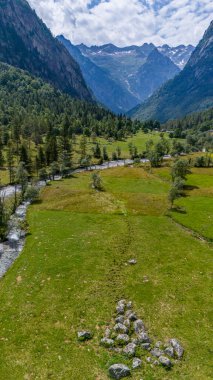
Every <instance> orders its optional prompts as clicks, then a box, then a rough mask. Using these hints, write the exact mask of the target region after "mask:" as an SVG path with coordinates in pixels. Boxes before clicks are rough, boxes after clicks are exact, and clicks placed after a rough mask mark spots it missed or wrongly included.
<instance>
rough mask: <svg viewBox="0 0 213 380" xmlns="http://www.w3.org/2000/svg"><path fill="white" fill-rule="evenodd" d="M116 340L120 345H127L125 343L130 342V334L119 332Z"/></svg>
mask: <svg viewBox="0 0 213 380" xmlns="http://www.w3.org/2000/svg"><path fill="white" fill-rule="evenodd" d="M116 342H117V343H118V344H120V345H125V344H127V343H129V335H127V334H119V335H118V336H117V338H116Z"/></svg>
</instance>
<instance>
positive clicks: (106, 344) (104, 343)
mask: <svg viewBox="0 0 213 380" xmlns="http://www.w3.org/2000/svg"><path fill="white" fill-rule="evenodd" d="M114 344H115V342H114V340H113V339H108V338H103V339H101V345H102V346H104V347H107V348H110V347H113V346H114Z"/></svg>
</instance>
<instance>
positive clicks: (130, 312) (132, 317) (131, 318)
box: [126, 310, 138, 322]
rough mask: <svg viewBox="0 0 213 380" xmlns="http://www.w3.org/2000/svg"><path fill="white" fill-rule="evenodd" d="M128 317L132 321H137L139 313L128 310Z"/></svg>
mask: <svg viewBox="0 0 213 380" xmlns="http://www.w3.org/2000/svg"><path fill="white" fill-rule="evenodd" d="M126 317H127V318H128V319H129V320H130V321H131V322H134V321H136V320H137V319H138V318H137V315H136V314H135V313H133V312H132V311H131V310H128V311H127V312H126Z"/></svg>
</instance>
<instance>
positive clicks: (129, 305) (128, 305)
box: [126, 301, 132, 310]
mask: <svg viewBox="0 0 213 380" xmlns="http://www.w3.org/2000/svg"><path fill="white" fill-rule="evenodd" d="M126 308H127V309H128V310H130V309H132V302H131V301H130V302H128V303H127V304H126Z"/></svg>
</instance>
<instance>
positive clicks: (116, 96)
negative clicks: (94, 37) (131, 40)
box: [58, 36, 180, 113]
mask: <svg viewBox="0 0 213 380" xmlns="http://www.w3.org/2000/svg"><path fill="white" fill-rule="evenodd" d="M58 38H59V40H60V41H61V42H62V43H63V44H64V46H65V47H66V48H67V50H68V51H69V53H70V54H71V55H72V56H73V57H74V58H75V59H76V61H77V62H78V63H79V65H80V67H81V70H82V73H83V75H84V78H85V80H86V82H87V85H88V86H89V87H90V88H91V89H92V91H93V93H94V95H95V96H96V98H97V99H98V100H99V101H100V102H101V103H102V104H104V105H106V106H107V107H109V108H110V109H111V110H113V111H115V112H116V113H120V112H127V111H128V110H129V109H130V108H131V107H134V106H136V105H137V104H139V103H141V102H142V101H143V100H144V99H146V98H147V97H148V96H150V95H152V93H153V91H155V90H156V89H157V88H159V86H161V85H162V84H163V83H165V81H167V80H168V79H170V78H173V77H174V76H175V75H176V74H177V73H178V72H179V71H180V70H179V68H178V67H177V66H176V65H174V63H173V62H172V61H171V60H170V59H169V58H168V57H165V56H163V55H162V54H161V53H160V52H158V51H157V49H156V48H155V46H154V45H153V44H143V45H142V46H135V45H132V46H127V47H123V48H120V47H117V46H115V45H113V44H106V45H102V46H91V47H88V46H86V45H84V44H81V45H78V46H74V45H72V44H71V42H70V41H68V40H66V39H65V38H64V37H63V36H59V37H58ZM143 66H145V67H144V70H143ZM130 105H131V107H130Z"/></svg>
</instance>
